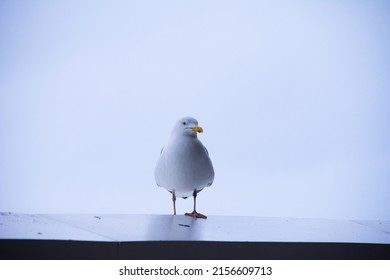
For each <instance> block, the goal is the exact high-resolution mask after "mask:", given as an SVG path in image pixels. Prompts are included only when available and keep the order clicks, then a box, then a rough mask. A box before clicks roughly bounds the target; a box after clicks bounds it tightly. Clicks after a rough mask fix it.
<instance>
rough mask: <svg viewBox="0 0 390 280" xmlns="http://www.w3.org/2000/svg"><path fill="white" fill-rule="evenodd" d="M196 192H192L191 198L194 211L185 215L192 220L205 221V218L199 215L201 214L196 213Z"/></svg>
mask: <svg viewBox="0 0 390 280" xmlns="http://www.w3.org/2000/svg"><path fill="white" fill-rule="evenodd" d="M197 194H198V193H197V192H196V190H194V192H193V194H192V195H193V197H194V211H192V213H186V215H187V216H191V217H193V218H202V219H207V216H205V215H203V214H201V213H198V212H196V196H197Z"/></svg>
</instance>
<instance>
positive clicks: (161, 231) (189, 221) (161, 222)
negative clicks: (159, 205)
mask: <svg viewBox="0 0 390 280" xmlns="http://www.w3.org/2000/svg"><path fill="white" fill-rule="evenodd" d="M205 222H206V221H205V220H203V219H202V220H199V219H196V218H192V217H189V216H185V215H158V216H155V217H154V218H153V219H152V220H151V221H150V223H149V225H148V226H147V230H146V231H147V232H145V238H146V239H147V240H171V241H173V240H202V228H203V226H202V225H203V224H204V223H205Z"/></svg>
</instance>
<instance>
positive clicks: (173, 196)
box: [172, 190, 176, 215]
mask: <svg viewBox="0 0 390 280" xmlns="http://www.w3.org/2000/svg"><path fill="white" fill-rule="evenodd" d="M172 201H173V215H176V195H175V190H173V191H172Z"/></svg>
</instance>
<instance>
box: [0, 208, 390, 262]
mask: <svg viewBox="0 0 390 280" xmlns="http://www.w3.org/2000/svg"><path fill="white" fill-rule="evenodd" d="M0 245H1V248H2V250H0V251H1V253H0V254H1V258H2V259H390V221H343V220H324V219H297V218H268V217H267V218H266V217H225V216H209V217H208V219H207V220H204V219H193V218H191V217H187V216H183V215H177V216H172V215H99V214H96V215H88V214H72V215H54V214H53V215H28V214H16V213H0Z"/></svg>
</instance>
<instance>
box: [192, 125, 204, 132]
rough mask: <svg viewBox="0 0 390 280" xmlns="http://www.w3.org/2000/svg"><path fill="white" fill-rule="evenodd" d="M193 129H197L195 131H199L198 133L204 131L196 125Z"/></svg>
mask: <svg viewBox="0 0 390 280" xmlns="http://www.w3.org/2000/svg"><path fill="white" fill-rule="evenodd" d="M192 131H195V132H198V133H202V132H203V128H201V127H200V126H195V127H193V128H192Z"/></svg>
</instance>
